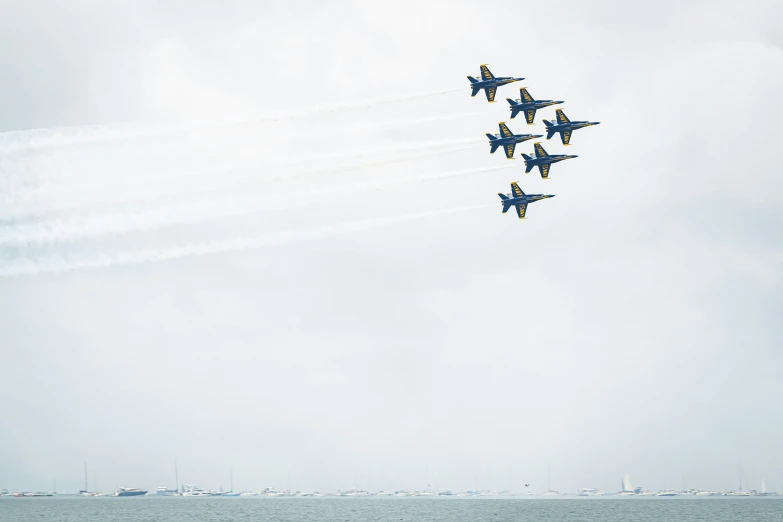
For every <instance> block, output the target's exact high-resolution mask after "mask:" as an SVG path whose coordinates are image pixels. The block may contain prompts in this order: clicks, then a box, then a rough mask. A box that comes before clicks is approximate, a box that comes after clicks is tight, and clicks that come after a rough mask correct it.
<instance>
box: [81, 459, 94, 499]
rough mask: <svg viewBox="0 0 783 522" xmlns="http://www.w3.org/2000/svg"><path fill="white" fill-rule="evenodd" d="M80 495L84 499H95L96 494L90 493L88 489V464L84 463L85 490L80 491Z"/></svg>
mask: <svg viewBox="0 0 783 522" xmlns="http://www.w3.org/2000/svg"><path fill="white" fill-rule="evenodd" d="M79 494H80V495H81V496H83V497H94V496H95V493H90V491H89V488H88V487H87V463H86V462H85V463H84V489H80V490H79Z"/></svg>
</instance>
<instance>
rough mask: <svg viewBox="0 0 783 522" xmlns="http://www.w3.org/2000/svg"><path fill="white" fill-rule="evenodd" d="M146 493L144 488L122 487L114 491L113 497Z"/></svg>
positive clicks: (139, 495)
mask: <svg viewBox="0 0 783 522" xmlns="http://www.w3.org/2000/svg"><path fill="white" fill-rule="evenodd" d="M146 494H147V490H146V489H139V488H123V487H121V488H120V489H118V490H117V492H116V493H114V496H115V497H141V496H143V495H146Z"/></svg>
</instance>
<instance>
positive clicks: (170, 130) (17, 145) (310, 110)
mask: <svg viewBox="0 0 783 522" xmlns="http://www.w3.org/2000/svg"><path fill="white" fill-rule="evenodd" d="M460 90H462V89H447V90H439V91H431V92H424V93H418V94H412V95H407V96H397V97H389V98H380V99H375V100H364V101H360V102H353V103H338V104H331V105H322V106H312V107H306V108H304V109H301V110H298V111H291V112H278V113H276V114H270V115H263V116H258V117H255V118H249V119H245V120H239V121H233V122H224V123H214V122H205V123H191V124H180V125H169V126H163V127H159V128H152V129H149V128H139V129H132V128H131V129H127V128H126V129H123V128H122V125H120V126H112V125H85V126H74V127H49V128H41V129H28V130H17V131H7V132H2V133H0V153H4V154H9V153H13V152H24V151H29V150H39V149H47V148H55V147H62V146H71V145H82V144H94V143H108V142H113V141H122V140H133V139H139V138H149V137H156V136H162V135H167V134H177V133H183V132H189V131H194V130H199V129H208V128H230V127H234V126H245V125H253V124H257V123H263V122H276V121H281V120H284V119H289V118H301V117H306V116H315V115H318V114H330V113H335V112H343V111H349V110H356V109H367V108H372V107H377V106H383V105H390V104H395V103H402V102H406V101H415V100H423V99H427V98H431V97H434V96H442V95H444V94H449V93H453V92H458V91H460Z"/></svg>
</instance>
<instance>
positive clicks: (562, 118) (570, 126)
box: [544, 109, 601, 145]
mask: <svg viewBox="0 0 783 522" xmlns="http://www.w3.org/2000/svg"><path fill="white" fill-rule="evenodd" d="M555 113H556V114H557V123H552V122H551V121H548V120H544V124H545V125H546V139H549V138H551V137H552V136H554V135H555V133H556V132H559V133H560V139H561V140H563V145H570V144H571V143H570V142H571V132H572V131H575V130H576V129H581V128H582V127H590V126H591V125H598V124H599V123H601V122H600V121H571V120H569V119H568V116H566V115H565V113H564V112H563V109H557V110H556V111H555Z"/></svg>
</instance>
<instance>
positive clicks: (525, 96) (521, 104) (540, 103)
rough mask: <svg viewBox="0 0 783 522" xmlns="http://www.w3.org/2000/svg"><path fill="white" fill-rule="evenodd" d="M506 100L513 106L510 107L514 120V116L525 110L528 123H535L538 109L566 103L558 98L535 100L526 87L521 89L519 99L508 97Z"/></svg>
mask: <svg viewBox="0 0 783 522" xmlns="http://www.w3.org/2000/svg"><path fill="white" fill-rule="evenodd" d="M506 101H507V102H508V104H509V105H510V106H511V107H509V108H510V109H511V119H512V120H513V119H514V116H516V115H517V114H519V113H520V112H521V111H525V119H527V124H528V125H533V120H534V119H535V118H536V110H538V109H543V108H544V107H549V106H550V105H558V104H560V103H565V102H564V101H556V100H534V99H533V97H532V96H531V95H530V93H529V92H527V88H526V87H522V88H521V89H519V98H518V99H517V100H512V99H511V98H506Z"/></svg>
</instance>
